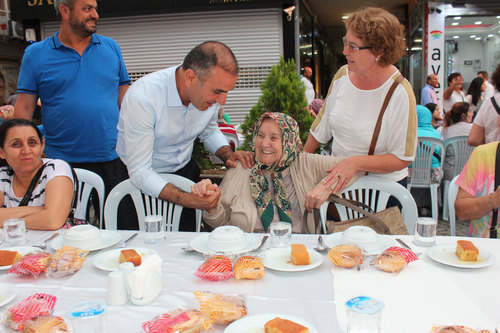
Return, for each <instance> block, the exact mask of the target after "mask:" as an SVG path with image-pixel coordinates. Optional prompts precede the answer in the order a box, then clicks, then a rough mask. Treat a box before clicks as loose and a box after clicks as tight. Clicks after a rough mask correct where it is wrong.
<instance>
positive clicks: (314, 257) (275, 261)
mask: <svg viewBox="0 0 500 333" xmlns="http://www.w3.org/2000/svg"><path fill="white" fill-rule="evenodd" d="M291 251H292V250H291V247H290V246H287V247H278V248H274V249H269V250H267V251H266V252H264V266H265V267H266V268H269V269H274V270H275V271H282V272H302V271H307V270H310V269H313V268H316V267H318V266H319V265H321V264H322V263H323V256H322V255H321V254H319V253H318V252H316V251H314V250H312V249H307V252H309V259H310V260H311V263H310V264H309V265H294V264H293V263H292V261H291V259H290V253H291Z"/></svg>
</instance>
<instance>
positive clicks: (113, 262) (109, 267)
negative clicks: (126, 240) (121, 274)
mask: <svg viewBox="0 0 500 333" xmlns="http://www.w3.org/2000/svg"><path fill="white" fill-rule="evenodd" d="M130 249H132V250H135V251H136V252H137V253H139V255H140V256H141V258H142V260H144V257H146V256H149V255H151V254H158V252H156V251H154V250H151V249H148V248H145V247H128V248H119V249H113V250H109V251H106V252H103V253H99V254H98V255H97V256H96V257H95V258H94V266H95V267H97V268H99V269H102V270H103V271H117V270H119V269H120V263H119V262H118V258H119V257H120V253H121V251H122V250H130Z"/></svg>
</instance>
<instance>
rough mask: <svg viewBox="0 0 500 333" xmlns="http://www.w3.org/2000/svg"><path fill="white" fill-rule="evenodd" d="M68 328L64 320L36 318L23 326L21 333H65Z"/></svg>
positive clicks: (52, 317) (58, 318) (59, 318)
mask: <svg viewBox="0 0 500 333" xmlns="http://www.w3.org/2000/svg"><path fill="white" fill-rule="evenodd" d="M66 332H69V331H68V326H67V325H66V323H65V322H64V319H62V318H61V317H56V316H40V317H36V318H34V319H32V320H30V321H28V322H26V324H25V325H24V328H23V333H66Z"/></svg>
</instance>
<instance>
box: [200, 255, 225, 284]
mask: <svg viewBox="0 0 500 333" xmlns="http://www.w3.org/2000/svg"><path fill="white" fill-rule="evenodd" d="M194 275H196V276H197V277H199V278H202V279H204V280H210V281H223V280H227V279H230V278H231V277H232V276H233V263H232V262H231V260H230V259H229V258H228V257H226V256H221V255H215V256H212V257H210V258H208V259H207V260H205V262H204V263H203V264H201V266H200V267H198V270H197V271H196V273H195V274H194Z"/></svg>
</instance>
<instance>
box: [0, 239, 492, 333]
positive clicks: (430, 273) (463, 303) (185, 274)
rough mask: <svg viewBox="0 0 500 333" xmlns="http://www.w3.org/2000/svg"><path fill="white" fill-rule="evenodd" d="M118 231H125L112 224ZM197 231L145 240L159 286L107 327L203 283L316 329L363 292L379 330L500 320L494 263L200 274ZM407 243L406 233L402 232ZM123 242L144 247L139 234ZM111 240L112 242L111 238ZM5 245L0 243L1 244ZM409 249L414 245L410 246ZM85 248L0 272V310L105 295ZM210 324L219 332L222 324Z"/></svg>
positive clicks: (332, 328) (145, 314)
mask: <svg viewBox="0 0 500 333" xmlns="http://www.w3.org/2000/svg"><path fill="white" fill-rule="evenodd" d="M119 232H120V233H121V234H122V235H123V236H124V237H126V236H127V235H130V234H131V233H132V232H131V231H119ZM50 234H51V232H39V231H29V232H28V239H29V242H30V243H31V244H33V243H40V242H41V241H42V240H43V239H45V238H47V237H48V236H50ZM197 235H198V234H196V233H168V234H167V237H166V240H165V242H164V243H161V244H155V245H152V246H150V245H149V244H148V247H151V248H152V249H154V250H156V251H157V252H158V253H159V254H160V256H161V257H162V258H163V260H164V261H163V267H162V272H163V274H162V280H163V291H162V294H161V295H160V297H158V298H157V299H156V300H155V301H154V302H153V303H151V304H149V305H145V306H136V305H132V304H127V305H126V306H110V307H108V308H107V310H106V317H107V332H141V324H142V323H143V322H144V321H147V320H150V319H151V318H153V317H154V316H156V315H158V314H161V313H164V312H167V311H170V310H173V309H175V308H177V307H196V306H197V304H196V301H195V299H194V296H193V292H194V291H197V290H208V291H213V292H220V293H224V294H232V295H243V296H244V298H245V301H246V304H247V308H248V314H249V315H252V314H261V313H283V314H288V315H292V316H296V317H299V318H302V319H304V320H306V321H309V322H310V323H312V324H313V325H314V326H315V327H316V328H317V330H318V331H319V332H321V333H326V332H343V330H344V329H345V308H344V303H345V301H346V300H347V299H349V298H352V297H355V296H359V295H367V296H371V297H375V298H378V299H380V300H381V301H383V302H384V303H385V305H386V307H385V309H384V311H383V315H382V332H384V333H386V332H387V333H390V332H395V333H396V332H398V333H401V332H405V333H406V332H409V333H411V332H415V333H417V332H429V331H430V329H431V327H432V326H433V325H434V324H461V325H467V326H470V327H472V328H476V329H480V328H481V329H490V330H493V331H494V328H495V325H498V324H499V323H500V316H499V309H500V292H499V289H498V281H499V278H500V264H499V263H498V261H497V262H495V263H494V264H493V265H491V266H489V267H486V268H481V269H461V268H455V267H449V266H445V265H442V264H439V263H436V262H434V261H433V260H431V259H430V258H429V257H427V256H426V255H425V254H423V255H421V256H420V260H418V261H416V262H413V263H410V264H409V265H408V267H406V268H405V269H404V270H403V271H402V272H401V273H400V274H399V275H393V274H389V273H385V272H381V271H378V270H376V269H375V268H373V267H368V268H366V269H364V270H361V271H356V270H347V269H342V268H337V267H336V268H333V269H332V265H331V264H330V262H329V260H328V259H327V257H326V255H325V256H324V259H325V260H324V263H323V264H322V265H321V266H320V267H318V268H316V269H313V270H310V271H305V272H293V273H292V272H278V271H273V270H270V269H267V270H266V275H265V277H264V278H263V279H262V280H257V281H251V280H240V281H237V280H235V279H230V280H228V281H219V282H212V281H204V280H201V279H199V278H198V277H196V276H195V275H194V272H195V271H196V269H197V268H198V266H199V265H200V264H201V263H202V262H203V261H202V260H203V256H202V255H200V254H198V253H187V252H185V251H183V250H181V247H182V246H186V245H187V244H188V243H189V241H190V240H191V239H192V238H194V237H196V236H197ZM401 238H403V239H404V240H405V241H407V243H408V244H410V245H412V246H413V244H412V243H411V240H412V236H402V237H401ZM316 239H317V235H310V236H308V235H293V239H292V241H293V242H294V243H303V244H306V245H307V246H310V247H313V246H315V244H316ZM457 239H460V238H459V237H438V244H448V243H453V244H454V243H456V240H457ZM473 241H474V243H475V244H476V246H478V247H479V248H483V249H486V250H488V251H490V252H492V253H494V254H498V253H500V241H499V240H490V239H473ZM28 245H29V244H28ZM127 246H132V247H133V246H136V247H145V246H146V245H145V244H144V238H143V236H142V235H141V234H140V235H139V236H137V237H136V238H135V239H133V240H132V241H130V243H129V244H128V245H127ZM115 247H116V246H115ZM0 248H5V246H3V245H2V246H0ZM415 249H416V250H420V248H417V247H415ZM106 250H109V249H104V250H101V251H97V252H92V253H91V254H89V256H88V257H87V260H86V261H85V263H84V265H83V267H82V269H81V270H80V271H79V272H78V273H76V274H75V275H73V276H70V277H63V278H58V279H50V278H47V277H45V276H41V277H39V278H36V279H35V278H32V277H22V276H17V275H6V274H5V271H2V272H0V283H1V282H4V283H11V284H14V285H15V286H16V288H17V292H18V295H17V296H16V298H15V299H14V300H13V301H12V302H10V303H9V304H8V305H4V306H3V307H2V308H0V312H4V311H6V310H7V308H8V307H9V306H11V305H12V304H15V303H17V302H19V301H20V300H22V299H24V298H26V297H27V296H29V295H31V294H33V293H35V292H46V293H50V294H53V295H55V296H57V298H58V300H57V303H56V306H55V309H54V313H55V314H56V315H61V316H63V317H64V318H66V319H67V320H68V322H69V323H70V320H69V319H68V310H69V308H70V307H71V306H72V305H74V304H76V303H78V302H81V301H85V300H105V297H106V278H107V274H108V273H109V272H106V271H102V270H99V269H97V268H96V267H95V266H94V265H93V259H94V257H95V256H96V255H97V254H98V253H100V252H103V251H106ZM212 332H222V330H221V329H218V330H213V331H212Z"/></svg>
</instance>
